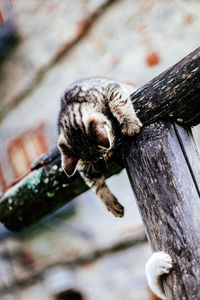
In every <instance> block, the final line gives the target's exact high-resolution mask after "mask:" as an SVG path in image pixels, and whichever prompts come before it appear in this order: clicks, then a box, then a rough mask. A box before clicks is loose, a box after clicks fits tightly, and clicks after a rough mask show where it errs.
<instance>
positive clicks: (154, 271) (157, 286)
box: [145, 251, 172, 299]
mask: <svg viewBox="0 0 200 300" xmlns="http://www.w3.org/2000/svg"><path fill="white" fill-rule="evenodd" d="M171 268H172V259H171V257H170V255H168V254H167V253H165V252H162V251H161V252H155V253H153V254H152V256H151V257H150V258H149V260H148V261H147V263H146V266H145V272H146V276H147V281H148V284H149V287H150V288H151V290H152V291H153V292H154V293H155V294H156V295H157V296H158V297H160V298H161V299H166V296H165V293H164V290H163V286H162V283H161V281H160V276H161V275H163V274H167V273H169V271H170V269H171Z"/></svg>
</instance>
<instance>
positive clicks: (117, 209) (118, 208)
mask: <svg viewBox="0 0 200 300" xmlns="http://www.w3.org/2000/svg"><path fill="white" fill-rule="evenodd" d="M106 206H107V209H108V210H109V211H110V212H111V213H112V214H113V215H114V216H115V217H120V218H121V217H123V216H124V207H123V206H122V205H121V204H120V203H119V202H118V201H117V200H114V201H113V202H111V203H108V204H106Z"/></svg>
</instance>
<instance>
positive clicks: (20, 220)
mask: <svg viewBox="0 0 200 300" xmlns="http://www.w3.org/2000/svg"><path fill="white" fill-rule="evenodd" d="M42 158H43V159H42ZM42 158H41V159H39V160H38V161H36V162H35V163H34V164H33V167H32V171H31V173H30V174H29V175H28V176H26V177H25V178H24V179H22V180H20V181H19V182H18V183H17V184H16V185H14V186H13V187H11V188H10V189H9V190H8V191H7V192H6V193H5V194H4V196H3V198H2V199H3V200H2V202H1V203H0V220H1V222H2V223H3V224H4V225H5V226H6V227H7V228H8V229H9V230H13V231H19V230H22V229H24V228H26V227H27V226H29V225H31V224H33V223H34V222H36V221H38V220H39V219H41V218H42V217H44V216H45V215H47V214H49V213H51V212H53V211H55V210H56V209H58V208H60V207H61V206H63V205H64V204H66V203H68V202H69V201H71V200H72V199H74V198H75V197H76V196H77V195H79V194H82V193H83V192H85V191H86V190H88V186H86V184H85V182H84V181H83V179H82V178H81V177H80V175H79V174H78V173H76V175H75V176H74V177H73V178H68V177H67V176H66V175H65V173H64V172H63V170H62V168H61V162H60V153H59V150H58V149H57V148H54V149H52V150H51V151H50V152H49V153H48V154H47V155H45V156H44V157H42ZM41 166H42V167H41ZM121 169H122V167H120V166H118V165H117V164H116V163H114V162H110V164H109V169H107V170H105V176H106V177H110V176H111V175H112V174H113V173H114V174H116V173H118V172H120V171H121Z"/></svg>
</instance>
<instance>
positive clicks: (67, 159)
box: [57, 136, 80, 176]
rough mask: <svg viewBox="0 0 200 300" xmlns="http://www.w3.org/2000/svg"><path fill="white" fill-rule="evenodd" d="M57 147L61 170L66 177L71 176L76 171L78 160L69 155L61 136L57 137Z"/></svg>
mask: <svg viewBox="0 0 200 300" xmlns="http://www.w3.org/2000/svg"><path fill="white" fill-rule="evenodd" d="M57 145H58V148H59V150H60V153H61V162H62V168H63V170H64V172H65V173H66V175H67V176H72V175H73V174H74V173H75V171H76V168H77V165H78V161H79V159H80V158H79V157H77V156H76V155H74V154H72V153H71V151H70V150H69V149H68V147H67V146H66V145H65V143H64V142H63V139H62V136H61V137H59V139H58V144H57Z"/></svg>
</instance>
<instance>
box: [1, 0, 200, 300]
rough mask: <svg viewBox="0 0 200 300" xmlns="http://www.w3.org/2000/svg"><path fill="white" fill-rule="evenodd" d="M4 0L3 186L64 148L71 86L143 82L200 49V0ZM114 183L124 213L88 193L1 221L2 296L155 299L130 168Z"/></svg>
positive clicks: (196, 130) (24, 299)
mask: <svg viewBox="0 0 200 300" xmlns="http://www.w3.org/2000/svg"><path fill="white" fill-rule="evenodd" d="M0 1H1V2H0V190H1V192H3V191H4V190H5V189H6V187H7V186H8V185H9V184H10V183H11V182H12V181H13V180H15V179H16V178H18V177H20V176H22V175H23V174H25V173H26V172H27V171H28V169H29V167H30V165H31V163H32V162H33V161H34V160H35V159H36V158H37V157H38V156H40V155H41V154H42V153H44V152H46V151H48V150H49V149H51V148H52V147H54V146H55V143H56V137H57V132H56V122H57V113H58V110H59V99H60V97H61V95H62V94H63V92H64V90H65V89H66V87H67V85H68V84H69V83H71V82H72V81H74V80H77V79H79V78H82V77H89V76H96V75H100V76H106V77H111V78H114V79H117V80H120V81H124V82H127V83H131V84H133V85H134V86H135V88H139V87H140V86H141V85H143V84H144V83H146V82H147V81H149V80H150V79H152V78H153V77H154V76H156V75H158V74H159V73H161V72H162V71H164V70H165V69H167V68H168V67H170V66H172V65H173V64H174V63H176V62H177V61H179V60H180V59H181V58H183V57H184V56H185V55H187V54H189V53H190V52H191V51H193V50H195V49H196V48H197V47H199V41H200V30H199V28H200V16H199V12H200V2H199V1H198V0H190V1H189V0H171V1H168V0H74V1H70V0H64V1H61V0H29V1H27V0H12V1H11V0H10V1H9V0H0ZM193 132H194V135H195V138H196V140H197V143H199V141H200V133H199V132H200V130H199V128H198V127H196V128H193ZM108 185H109V186H110V188H111V189H112V190H113V191H114V193H115V195H116V196H117V198H118V199H119V200H120V202H121V203H122V204H123V205H124V206H125V210H126V214H125V217H124V218H123V219H120V220H119V219H117V218H114V217H113V216H112V215H111V214H110V213H108V212H107V211H106V209H105V207H104V205H103V204H102V203H101V202H100V201H99V199H98V198H97V197H96V196H95V195H94V194H93V193H92V192H90V191H89V192H86V193H84V194H82V195H81V196H79V197H78V198H76V199H74V201H72V203H70V204H68V205H66V206H64V207H63V208H62V209H59V210H58V211H57V212H55V213H54V214H52V215H50V216H48V217H46V218H44V219H42V220H41V221H40V222H39V223H38V224H35V225H34V226H32V227H31V228H29V229H28V230H26V231H23V232H21V233H18V234H17V233H11V232H9V231H7V230H6V229H5V228H4V227H3V226H2V225H1V226H0V299H5V300H10V299H19V300H21V299H22V300H35V299H42V300H53V299H57V300H58V299H68V300H73V299H75V300H76V299H84V300H102V299H105V300H121V299H127V300H152V299H156V297H154V296H153V295H152V294H151V292H150V291H149V290H148V287H147V282H146V278H145V274H144V265H145V262H146V260H147V259H148V258H149V256H150V255H151V250H150V247H149V245H148V243H147V241H146V238H145V232H144V228H143V225H142V222H141V219H140V215H139V213H138V210H137V207H136V203H135V200H134V195H133V193H132V191H131V189H130V185H129V182H128V179H127V175H126V172H125V171H123V172H122V173H121V174H120V175H117V176H113V177H112V178H110V179H109V180H108Z"/></svg>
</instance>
